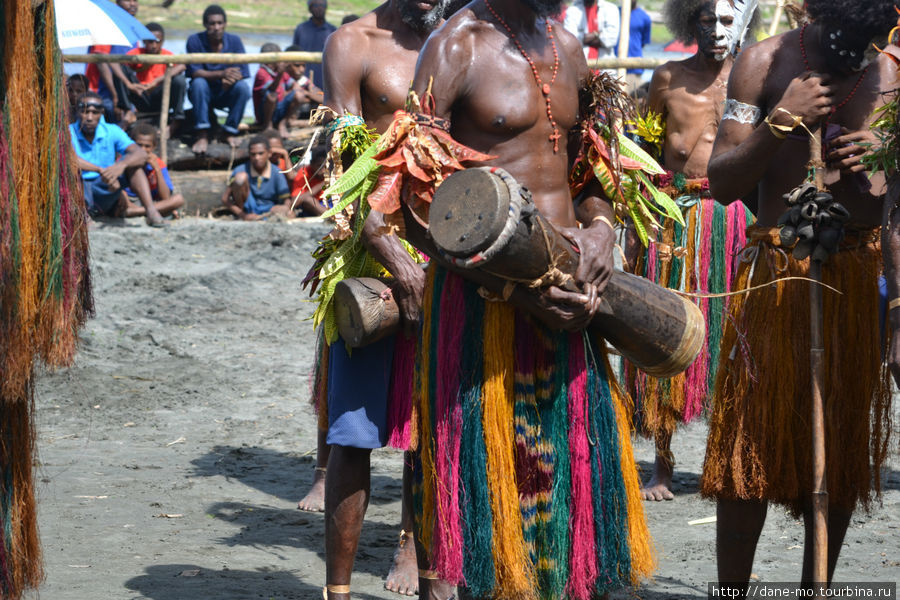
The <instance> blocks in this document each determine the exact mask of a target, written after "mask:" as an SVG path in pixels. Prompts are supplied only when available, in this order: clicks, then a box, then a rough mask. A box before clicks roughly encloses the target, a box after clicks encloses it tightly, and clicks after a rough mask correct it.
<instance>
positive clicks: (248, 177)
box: [66, 0, 650, 225]
mask: <svg viewBox="0 0 900 600" xmlns="http://www.w3.org/2000/svg"><path fill="white" fill-rule="evenodd" d="M110 1H112V0H110ZM115 2H116V4H118V5H119V6H120V7H121V8H122V9H124V10H126V11H127V12H128V13H130V14H131V15H132V16H134V17H137V15H138V0H115ZM637 3H638V0H632V12H631V36H630V40H631V41H630V45H629V56H641V54H642V48H643V46H644V45H646V44H647V43H648V42H649V40H650V17H649V16H648V15H647V13H646V12H645V11H643V10H642V9H640V8H639V7H638V6H637ZM307 7H308V9H309V18H308V19H307V20H306V21H303V22H302V23H300V24H299V25H297V27H296V29H295V31H294V36H293V43H292V44H291V45H290V46H288V47H287V48H285V49H284V50H285V51H305V52H321V51H322V50H323V49H324V47H325V41H326V39H327V38H328V36H329V35H330V34H331V33H332V32H333V31H335V30H336V29H337V27H335V26H334V25H332V24H331V23H329V22H328V21H327V20H326V19H325V13H326V10H327V8H328V4H327V1H326V0H308V1H307ZM354 18H356V17H355V16H353V15H350V16H348V17H345V19H344V21H343V23H346V22H348V21H351V20H353V19H354ZM556 18H557V20H558V21H559V22H560V23H562V24H563V25H564V27H565V28H566V29H567V30H569V31H570V32H572V33H573V34H574V35H576V36H577V37H578V38H579V39H580V40H581V41H582V43H583V44H584V48H585V56H586V57H587V58H589V59H592V58H603V57H607V56H613V55H614V52H615V50H616V45H617V44H618V40H619V23H620V18H621V17H620V12H619V8H618V7H617V6H616V5H614V4H612V3H611V2H609V1H607V0H575V1H574V2H573V3H572V4H571V5H570V6H568V7H566V8H565V9H564V10H563V11H562V12H561V13H560V14H559V15H557V17H556ZM343 23H342V24H343ZM202 24H203V31H200V32H197V33H194V34H192V35H191V36H189V37H188V39H187V43H186V52H187V53H188V54H193V53H204V54H217V53H222V54H245V53H246V51H245V49H244V44H243V42H242V41H241V38H240V37H239V36H238V35H236V34H233V33H229V32H228V31H226V30H227V27H228V18H227V15H226V13H225V10H224V9H223V8H222V7H221V6H219V5H216V4H211V5H209V6H207V7H206V9H205V10H204V11H203V14H202ZM146 27H147V29H148V30H149V31H150V33H152V35H153V38H149V39H146V40H143V42H142V44H135V46H133V47H128V46H92V47H90V48H89V49H88V52H89V53H100V54H128V55H136V56H138V55H158V54H168V55H171V54H172V53H171V52H170V51H169V50H166V49H164V48H163V43H164V42H165V35H166V34H165V30H164V29H163V27H162V26H161V25H159V24H158V23H146ZM260 51H261V52H279V51H281V48H279V46H278V45H277V44H274V43H266V44H264V45H263V46H262V47H261V48H260ZM223 60H224V59H223ZM167 75H168V76H169V77H170V79H171V87H170V95H169V102H168V106H165V107H164V106H163V82H164V80H165V78H166V76H167ZM249 78H250V70H249V66H248V65H247V64H246V63H228V62H222V63H216V62H205V63H192V64H188V65H181V64H169V65H166V64H140V63H134V64H129V63H94V64H89V65H87V68H86V69H85V73H84V75H81V74H76V75H72V76H70V77H69V78H68V79H67V82H66V91H67V93H68V97H69V105H70V120H71V122H72V126H71V133H72V139H73V144H74V146H75V148H76V152H77V154H78V157H79V166H80V168H81V169H82V179H83V183H84V188H85V197H86V199H87V202H88V207H89V210H90V212H91V214H92V215H112V216H138V215H144V216H145V217H146V218H147V221H148V223H150V224H151V225H161V224H163V223H164V221H163V219H162V217H163V216H166V215H168V214H176V215H177V211H178V209H179V208H180V207H181V206H182V205H183V203H184V199H183V198H182V196H181V195H180V194H177V193H175V190H174V187H173V185H172V182H171V178H170V177H169V174H168V171H167V169H166V165H165V164H164V163H163V162H162V160H161V159H160V158H159V156H158V154H157V152H156V145H157V144H158V143H159V129H158V125H159V123H160V116H161V115H162V114H163V113H164V112H165V114H166V117H167V123H168V125H167V127H168V131H167V132H166V133H167V135H168V137H174V136H176V135H181V136H182V137H189V138H190V140H189V141H190V142H191V143H192V146H191V149H192V150H193V152H194V153H195V154H197V155H204V154H206V153H207V151H208V149H209V143H210V140H211V137H212V136H213V135H216V136H217V137H218V138H219V139H221V140H222V141H225V142H228V143H230V144H231V145H232V146H238V145H239V144H240V143H241V133H242V129H247V127H246V126H243V125H242V120H243V117H244V114H245V110H246V106H247V103H248V102H252V103H253V115H254V116H255V120H256V122H255V123H254V124H253V125H251V126H250V127H249V129H255V130H257V131H262V132H263V133H262V134H261V135H258V136H256V137H254V138H252V139H251V140H250V144H249V148H248V156H249V160H248V162H247V163H246V164H243V165H240V166H238V167H237V168H236V169H234V171H233V173H232V177H231V178H230V180H229V184H228V186H227V188H226V190H225V191H224V193H223V197H222V200H223V204H224V205H225V207H226V208H225V210H227V211H228V212H229V213H231V214H233V215H235V216H236V217H239V218H243V219H256V218H259V215H263V214H267V213H273V214H279V213H281V214H288V213H289V212H290V213H292V214H321V212H323V211H324V210H325V206H324V205H323V204H322V202H321V199H320V196H321V189H322V177H321V173H319V171H320V170H321V169H320V168H319V167H320V165H321V162H322V159H323V157H324V150H323V149H322V148H318V149H316V152H314V153H313V154H314V156H315V159H317V160H314V161H313V163H312V164H313V165H315V168H311V165H306V164H303V165H296V166H295V165H292V164H291V163H292V161H291V159H290V156H289V155H288V153H287V152H286V151H285V149H284V146H283V143H282V140H283V138H285V137H286V136H287V135H288V134H289V128H290V126H291V123H292V122H293V121H294V120H295V119H297V118H299V117H300V116H302V115H308V114H309V113H310V111H311V110H313V109H314V108H315V107H316V106H317V105H318V104H319V103H321V102H322V100H323V94H322V84H323V82H322V65H321V64H319V63H310V64H306V63H303V62H274V63H267V64H261V65H260V66H259V69H258V70H257V72H256V76H255V78H254V80H253V84H252V86H251V85H250V84H249V83H248V80H249ZM640 79H641V71H640V70H629V72H628V80H627V83H628V86H629V88H630V89H632V90H633V89H634V88H635V87H636V86H637V85H638V84H639V82H640ZM186 97H187V99H189V100H190V105H191V109H190V111H185V108H184V107H185V98H186ZM216 109H218V110H220V111H223V112H224V113H225V121H224V123H222V124H221V125H220V124H219V123H218V118H217V116H216V113H215V110H216ZM120 126H121V128H120ZM125 131H128V132H129V133H128V134H126V133H125ZM129 134H130V137H129ZM307 162H308V161H307ZM291 167H293V168H291ZM285 173H287V174H288V175H289V177H290V180H288V177H286V176H285ZM292 206H293V209H291V207H292Z"/></svg>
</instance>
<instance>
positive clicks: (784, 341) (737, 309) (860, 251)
mask: <svg viewBox="0 0 900 600" xmlns="http://www.w3.org/2000/svg"><path fill="white" fill-rule="evenodd" d="M748 240H749V242H748V246H747V250H746V251H745V253H744V256H745V257H746V258H748V259H751V258H752V257H753V255H754V254H755V253H757V252H758V256H757V257H756V260H755V261H753V262H743V263H742V264H741V265H740V267H739V271H738V275H737V278H736V282H735V285H734V289H745V288H747V287H750V286H752V285H757V284H761V283H765V282H767V281H772V280H774V279H776V278H779V277H784V276H806V275H807V274H808V270H809V261H808V260H807V261H796V260H794V259H793V258H792V257H790V256H789V252H790V251H789V250H788V251H783V250H782V249H781V248H779V247H778V245H779V242H778V231H777V229H767V228H760V227H750V228H749V229H748ZM757 248H758V250H756V249H757ZM822 271H823V282H824V283H826V284H828V285H831V286H833V287H835V288H837V289H839V290H841V291H842V292H843V294H842V295H838V294H836V293H833V292H830V291H828V290H825V292H824V323H825V328H826V330H825V332H824V339H825V386H824V402H825V428H826V457H827V458H826V460H827V463H826V464H827V466H826V469H827V486H828V488H827V489H828V493H829V504H830V505H832V506H836V507H841V508H844V509H847V510H850V509H853V508H854V507H855V506H856V505H857V504H860V505H862V506H863V507H864V508H866V509H868V508H869V507H870V505H871V502H872V500H873V497H876V496H877V495H878V494H879V493H880V487H881V478H880V468H881V466H882V464H883V462H884V460H885V457H886V456H887V453H888V444H889V439H888V438H889V435H890V432H891V425H890V402H891V393H890V383H889V374H888V371H887V369H886V368H885V367H884V364H883V361H882V350H883V348H882V346H881V341H880V337H879V331H880V325H881V324H880V323H879V316H878V314H879V311H878V302H879V293H878V281H877V279H878V276H879V274H880V272H881V251H880V241H879V239H878V231H877V230H868V231H863V232H859V233H856V234H854V233H853V232H848V235H847V238H846V239H845V241H844V244H843V249H842V250H841V251H840V252H838V253H837V254H836V255H834V256H832V257H830V258H829V259H828V261H827V262H826V263H825V264H824V266H823V269H822ZM809 285H810V284H807V283H802V282H795V281H791V282H784V283H780V284H778V285H776V286H771V287H768V288H766V289H763V290H759V291H757V292H754V293H752V294H748V295H743V296H737V297H735V298H734V299H733V302H732V303H731V307H730V310H729V315H728V321H729V322H728V327H727V331H726V334H725V337H724V338H723V341H722V350H721V362H720V367H719V373H718V378H717V381H716V388H715V395H714V408H713V412H712V417H711V422H710V432H709V440H708V443H707V450H706V460H705V462H704V466H703V475H702V477H701V493H702V495H703V496H704V497H707V498H717V499H744V500H768V501H771V502H775V503H777V504H783V505H784V506H786V507H787V509H788V510H789V511H790V512H791V513H792V514H793V515H795V516H796V515H799V514H800V513H801V512H802V510H803V508H804V506H806V505H808V502H809V495H810V493H811V492H810V491H811V489H812V479H811V473H812V466H811V463H812V458H811V457H812V451H811V447H812V445H811V444H812V441H811V428H810V423H809V422H810V415H811V394H810V370H809V346H810V342H809Z"/></svg>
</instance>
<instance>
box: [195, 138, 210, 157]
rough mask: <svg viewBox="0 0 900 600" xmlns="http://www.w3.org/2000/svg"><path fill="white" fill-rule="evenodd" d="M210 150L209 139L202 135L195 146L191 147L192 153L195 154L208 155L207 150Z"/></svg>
mask: <svg viewBox="0 0 900 600" xmlns="http://www.w3.org/2000/svg"><path fill="white" fill-rule="evenodd" d="M208 148H209V139H208V138H207V137H206V135H205V134H202V135H200V136H199V137H198V138H197V141H196V142H194V145H193V146H191V151H192V152H193V153H194V154H206V150H207V149H208Z"/></svg>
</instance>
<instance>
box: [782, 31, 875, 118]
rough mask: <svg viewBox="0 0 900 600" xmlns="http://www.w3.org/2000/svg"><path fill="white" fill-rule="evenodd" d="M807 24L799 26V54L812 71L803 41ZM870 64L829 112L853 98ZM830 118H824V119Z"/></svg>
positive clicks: (834, 110) (832, 112)
mask: <svg viewBox="0 0 900 600" xmlns="http://www.w3.org/2000/svg"><path fill="white" fill-rule="evenodd" d="M808 26H809V23H804V24H803V27H801V28H800V54H802V55H803V64H804V66H806V70H807V71H812V67H810V66H809V57H808V56H807V55H806V44H805V43H804V41H803V40H804V38H805V37H806V28H807V27H808ZM870 66H872V65H871V64H868V65H866V68H865V69H863V72H862V73H860V75H859V79H857V80H856V85H854V86H853V89H852V90H850V93H849V94H847V97H846V98H844V99H843V100H842V101H841V103H840V104H838V105H837V106H832V107H831V114H834V113H836V112H837V111H838V110H840V109H841V108H843V107H844V105H845V104H847V103H848V102H850V99H851V98H853V96H854V94H856V90H858V89H859V86H860V84H861V83H862V82H863V79H865V77H866V73H868V72H869V67H870ZM828 120H830V118H829V119H826V121H828Z"/></svg>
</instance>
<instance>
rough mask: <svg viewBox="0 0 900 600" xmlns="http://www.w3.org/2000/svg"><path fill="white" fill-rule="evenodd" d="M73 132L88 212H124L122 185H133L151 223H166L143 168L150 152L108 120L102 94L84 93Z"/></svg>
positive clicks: (73, 124) (70, 129)
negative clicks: (151, 192)
mask: <svg viewBox="0 0 900 600" xmlns="http://www.w3.org/2000/svg"><path fill="white" fill-rule="evenodd" d="M69 133H70V134H71V137H72V145H73V146H75V153H76V154H77V155H78V168H79V169H81V181H82V184H83V187H84V199H85V202H86V203H87V207H88V214H90V215H91V216H98V215H105V216H121V215H122V214H124V211H123V210H122V209H123V207H124V203H125V202H127V200H126V199H125V196H124V194H123V192H122V188H123V187H125V186H129V187H130V188H131V189H132V190H134V192H135V194H137V196H138V199H139V200H140V201H141V205H143V207H144V210H145V211H146V219H147V224H148V225H150V226H152V227H161V226H163V225H165V222H164V221H163V218H162V216H161V215H160V214H159V211H158V210H157V209H156V207H155V206H154V205H153V199H152V197H151V195H150V183H149V181H148V180H147V175H146V173H144V170H143V166H144V163H146V162H147V154H146V153H145V152H144V151H143V150H142V149H141V148H140V147H139V146H138V145H137V144H135V143H134V141H132V139H131V138H130V137H128V135H127V134H126V133H125V132H124V131H122V129H121V128H120V127H119V126H118V125H112V124H110V123H107V122H106V120H105V119H104V118H103V99H102V98H101V97H100V94H98V93H96V92H86V93H85V94H84V95H82V96H81V99H80V100H79V101H78V121H76V122H75V123H72V124H71V125H69Z"/></svg>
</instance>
